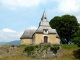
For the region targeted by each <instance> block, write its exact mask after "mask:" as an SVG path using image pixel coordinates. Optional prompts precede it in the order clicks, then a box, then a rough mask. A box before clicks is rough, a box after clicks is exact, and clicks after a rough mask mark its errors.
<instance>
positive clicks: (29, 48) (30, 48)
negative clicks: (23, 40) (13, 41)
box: [24, 45, 35, 56]
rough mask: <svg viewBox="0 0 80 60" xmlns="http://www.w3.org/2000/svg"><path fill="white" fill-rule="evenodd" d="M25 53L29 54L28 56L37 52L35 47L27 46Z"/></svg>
mask: <svg viewBox="0 0 80 60" xmlns="http://www.w3.org/2000/svg"><path fill="white" fill-rule="evenodd" d="M24 51H25V52H27V55H28V56H29V55H33V54H34V51H35V46H32V45H29V46H26V47H25V49H24Z"/></svg>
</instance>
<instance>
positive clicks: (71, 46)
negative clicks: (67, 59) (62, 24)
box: [61, 44, 78, 49]
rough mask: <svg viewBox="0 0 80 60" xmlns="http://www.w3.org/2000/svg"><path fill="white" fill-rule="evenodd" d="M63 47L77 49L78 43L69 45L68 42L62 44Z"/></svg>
mask: <svg viewBox="0 0 80 60" xmlns="http://www.w3.org/2000/svg"><path fill="white" fill-rule="evenodd" d="M61 47H62V48H63V49H77V48H78V46H77V45H75V44H71V45H70V44H69V45H67V44H61Z"/></svg>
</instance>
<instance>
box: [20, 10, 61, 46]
mask: <svg viewBox="0 0 80 60" xmlns="http://www.w3.org/2000/svg"><path fill="white" fill-rule="evenodd" d="M20 42H21V45H22V44H25V45H30V44H33V45H37V44H41V43H43V44H48V43H50V44H60V38H59V35H58V33H57V31H56V29H52V28H51V26H50V25H49V21H48V20H47V17H46V13H45V11H44V12H43V15H42V18H41V21H40V23H39V26H38V28H37V29H26V30H25V31H24V33H23V34H22V36H21V37H20Z"/></svg>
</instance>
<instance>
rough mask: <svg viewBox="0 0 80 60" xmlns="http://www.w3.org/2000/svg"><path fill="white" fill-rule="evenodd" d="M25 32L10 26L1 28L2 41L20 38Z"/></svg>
mask: <svg viewBox="0 0 80 60" xmlns="http://www.w3.org/2000/svg"><path fill="white" fill-rule="evenodd" d="M22 33H23V32H16V31H14V30H12V29H9V28H4V29H2V30H0V42H9V41H13V40H20V37H21V35H22Z"/></svg>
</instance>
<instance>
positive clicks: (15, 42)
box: [6, 40, 20, 45]
mask: <svg viewBox="0 0 80 60" xmlns="http://www.w3.org/2000/svg"><path fill="white" fill-rule="evenodd" d="M6 45H20V40H15V41H11V42H7V43H6Z"/></svg>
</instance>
